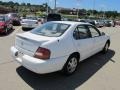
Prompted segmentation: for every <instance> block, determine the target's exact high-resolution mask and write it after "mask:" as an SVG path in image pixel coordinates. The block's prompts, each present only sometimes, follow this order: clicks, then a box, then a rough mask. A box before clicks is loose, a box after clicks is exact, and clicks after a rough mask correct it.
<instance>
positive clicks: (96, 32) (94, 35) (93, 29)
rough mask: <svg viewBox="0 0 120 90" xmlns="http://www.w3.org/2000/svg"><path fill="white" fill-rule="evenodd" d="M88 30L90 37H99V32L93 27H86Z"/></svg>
mask: <svg viewBox="0 0 120 90" xmlns="http://www.w3.org/2000/svg"><path fill="white" fill-rule="evenodd" d="M88 28H89V30H90V33H91V36H92V37H99V36H100V32H99V31H98V30H97V29H95V28H94V27H93V26H88Z"/></svg>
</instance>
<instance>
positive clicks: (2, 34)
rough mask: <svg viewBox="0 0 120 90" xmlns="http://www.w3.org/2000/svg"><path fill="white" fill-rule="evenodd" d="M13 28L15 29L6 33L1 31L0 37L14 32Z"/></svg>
mask: <svg viewBox="0 0 120 90" xmlns="http://www.w3.org/2000/svg"><path fill="white" fill-rule="evenodd" d="M14 30H15V29H13V30H10V31H9V32H8V33H7V34H5V33H1V34H0V37H5V36H8V35H10V34H11V33H13V32H14Z"/></svg>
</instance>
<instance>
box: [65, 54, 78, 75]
mask: <svg viewBox="0 0 120 90" xmlns="http://www.w3.org/2000/svg"><path fill="white" fill-rule="evenodd" d="M77 66H78V58H77V56H75V55H72V56H70V57H69V58H68V61H67V62H66V64H65V66H64V68H63V72H64V74H66V75H71V74H73V73H74V72H75V71H76V69H77Z"/></svg>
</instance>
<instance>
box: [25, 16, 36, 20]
mask: <svg viewBox="0 0 120 90" xmlns="http://www.w3.org/2000/svg"><path fill="white" fill-rule="evenodd" d="M26 19H30V20H37V18H36V17H26Z"/></svg>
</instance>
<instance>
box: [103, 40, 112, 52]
mask: <svg viewBox="0 0 120 90" xmlns="http://www.w3.org/2000/svg"><path fill="white" fill-rule="evenodd" d="M109 46H110V44H109V42H107V43H106V44H105V46H104V48H103V51H102V53H103V54H105V53H107V52H108V49H109Z"/></svg>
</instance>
